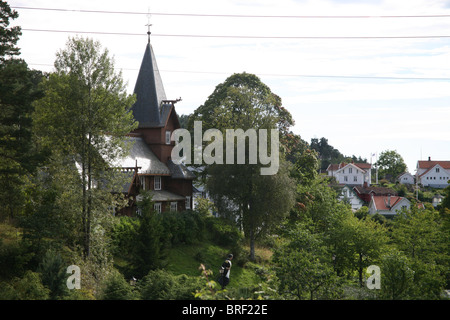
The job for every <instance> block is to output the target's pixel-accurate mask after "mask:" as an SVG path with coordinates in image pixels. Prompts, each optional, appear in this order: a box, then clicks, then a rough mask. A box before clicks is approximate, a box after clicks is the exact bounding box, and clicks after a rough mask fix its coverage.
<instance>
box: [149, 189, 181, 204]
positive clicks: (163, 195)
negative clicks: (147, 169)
mask: <svg viewBox="0 0 450 320" xmlns="http://www.w3.org/2000/svg"><path fill="white" fill-rule="evenodd" d="M151 195H152V201H154V202H159V201H180V200H185V197H183V196H180V195H178V194H175V193H173V192H170V191H167V190H152V192H151Z"/></svg>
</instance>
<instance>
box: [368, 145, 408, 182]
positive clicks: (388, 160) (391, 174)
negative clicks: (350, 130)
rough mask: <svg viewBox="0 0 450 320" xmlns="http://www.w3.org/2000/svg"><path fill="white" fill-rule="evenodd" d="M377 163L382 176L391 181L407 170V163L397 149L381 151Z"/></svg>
mask: <svg viewBox="0 0 450 320" xmlns="http://www.w3.org/2000/svg"><path fill="white" fill-rule="evenodd" d="M375 165H376V166H377V167H378V169H379V174H380V176H382V177H384V178H385V179H389V180H390V181H394V180H395V178H397V176H399V175H400V174H402V173H403V172H406V169H407V167H406V164H405V161H404V160H403V158H402V156H401V155H400V154H398V153H397V151H395V150H386V151H383V152H381V154H380V157H379V158H378V161H377V162H376V163H375Z"/></svg>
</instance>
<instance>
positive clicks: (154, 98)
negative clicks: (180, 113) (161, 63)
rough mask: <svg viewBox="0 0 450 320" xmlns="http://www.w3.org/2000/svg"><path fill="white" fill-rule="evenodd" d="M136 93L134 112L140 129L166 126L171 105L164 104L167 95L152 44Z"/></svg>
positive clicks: (143, 62)
mask: <svg viewBox="0 0 450 320" xmlns="http://www.w3.org/2000/svg"><path fill="white" fill-rule="evenodd" d="M134 93H135V94H136V102H135V104H134V105H133V107H132V110H133V115H134V118H135V119H136V120H137V121H138V122H139V128H153V127H162V126H164V124H165V122H166V118H167V115H168V113H169V112H168V110H167V109H170V104H167V105H166V104H163V101H164V100H166V93H165V91H164V86H163V82H162V79H161V75H160V74H159V69H158V65H157V64H156V59H155V54H154V53H153V48H152V46H151V45H150V43H148V44H147V47H146V49H145V53H144V58H143V59H142V63H141V68H140V69H139V74H138V78H137V80H136V85H135V87H134Z"/></svg>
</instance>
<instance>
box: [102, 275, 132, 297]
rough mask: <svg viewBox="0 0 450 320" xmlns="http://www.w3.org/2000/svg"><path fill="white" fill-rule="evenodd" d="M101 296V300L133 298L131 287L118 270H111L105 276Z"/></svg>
mask: <svg viewBox="0 0 450 320" xmlns="http://www.w3.org/2000/svg"><path fill="white" fill-rule="evenodd" d="M101 296H102V299H103V300H132V299H134V298H135V295H134V292H133V287H132V286H131V285H130V284H129V283H128V282H127V281H126V280H125V278H124V277H123V275H122V274H120V273H119V272H118V271H113V272H112V273H111V275H110V276H109V277H108V278H107V280H106V283H105V288H104V289H103V292H102V295H101Z"/></svg>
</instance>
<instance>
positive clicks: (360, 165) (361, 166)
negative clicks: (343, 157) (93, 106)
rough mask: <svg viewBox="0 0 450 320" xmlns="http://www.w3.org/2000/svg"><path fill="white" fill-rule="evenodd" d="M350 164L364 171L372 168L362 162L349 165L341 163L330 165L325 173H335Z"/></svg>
mask: <svg viewBox="0 0 450 320" xmlns="http://www.w3.org/2000/svg"><path fill="white" fill-rule="evenodd" d="M349 164H352V165H354V166H356V167H358V168H359V169H361V170H363V171H366V170H367V169H370V168H372V165H371V164H370V163H363V162H351V163H346V162H341V163H339V164H330V165H329V166H328V168H327V171H336V170H339V169H342V168H344V167H345V166H347V165H349Z"/></svg>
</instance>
